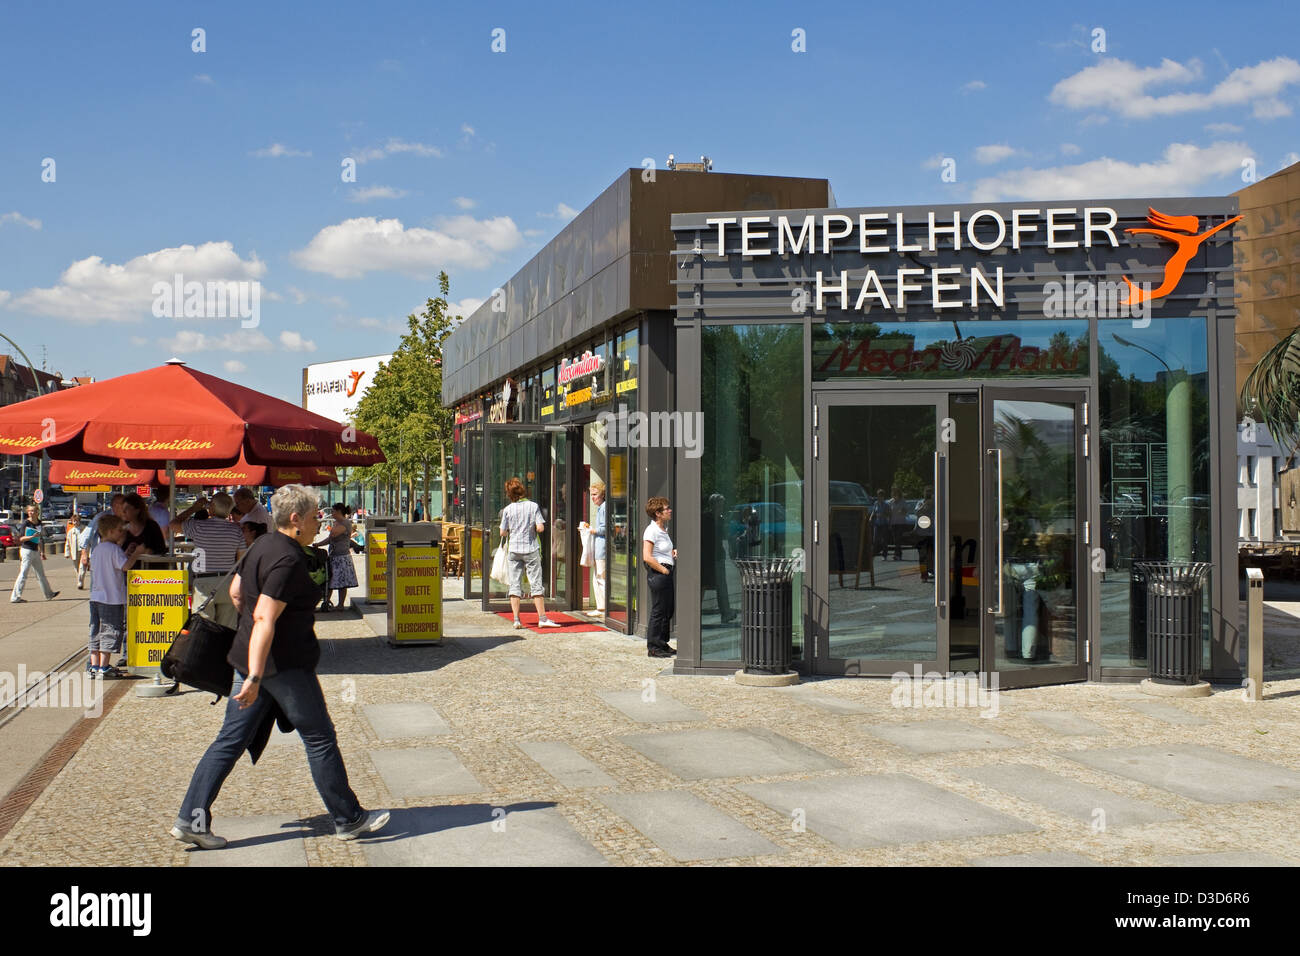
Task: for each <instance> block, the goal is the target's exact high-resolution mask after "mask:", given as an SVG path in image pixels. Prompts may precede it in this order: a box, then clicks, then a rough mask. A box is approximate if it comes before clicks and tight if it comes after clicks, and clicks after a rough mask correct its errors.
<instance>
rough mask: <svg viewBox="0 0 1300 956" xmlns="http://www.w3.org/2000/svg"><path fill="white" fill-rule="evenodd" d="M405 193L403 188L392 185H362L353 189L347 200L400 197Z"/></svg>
mask: <svg viewBox="0 0 1300 956" xmlns="http://www.w3.org/2000/svg"><path fill="white" fill-rule="evenodd" d="M405 195H406V190H405V189H396V188H394V187H393V186H363V187H361V188H360V189H354V190H352V192H351V193H350V194H349V195H348V202H369V201H370V200H371V199H401V198H402V197H403V196H405Z"/></svg>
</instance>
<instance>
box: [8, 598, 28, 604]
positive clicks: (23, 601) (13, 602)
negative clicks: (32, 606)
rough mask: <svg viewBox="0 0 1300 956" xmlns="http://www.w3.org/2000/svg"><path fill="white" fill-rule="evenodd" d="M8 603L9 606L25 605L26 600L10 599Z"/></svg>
mask: <svg viewBox="0 0 1300 956" xmlns="http://www.w3.org/2000/svg"><path fill="white" fill-rule="evenodd" d="M9 603H10V604H26V603H27V598H10V599H9Z"/></svg>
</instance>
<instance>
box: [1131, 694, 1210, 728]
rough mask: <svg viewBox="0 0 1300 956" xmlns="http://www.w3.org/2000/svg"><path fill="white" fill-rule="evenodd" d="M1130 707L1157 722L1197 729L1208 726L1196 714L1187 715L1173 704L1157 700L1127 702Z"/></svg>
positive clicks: (1206, 722) (1202, 718) (1203, 719)
mask: <svg viewBox="0 0 1300 956" xmlns="http://www.w3.org/2000/svg"><path fill="white" fill-rule="evenodd" d="M1127 703H1128V705H1129V706H1130V707H1132V708H1133V709H1134V710H1136V711H1139V712H1140V713H1143V714H1146V715H1147V716H1148V717H1155V718H1157V719H1159V720H1163V721H1166V722H1168V723H1171V724H1179V725H1180V726H1184V727H1198V726H1201V725H1204V724H1208V723H1209V721H1208V720H1206V719H1205V718H1204V717H1201V716H1199V715H1197V714H1189V713H1188V712H1187V711H1185V710H1182V709H1181V708H1179V707H1175V706H1174V705H1173V704H1165V703H1161V702H1160V701H1158V700H1134V701H1128V702H1127Z"/></svg>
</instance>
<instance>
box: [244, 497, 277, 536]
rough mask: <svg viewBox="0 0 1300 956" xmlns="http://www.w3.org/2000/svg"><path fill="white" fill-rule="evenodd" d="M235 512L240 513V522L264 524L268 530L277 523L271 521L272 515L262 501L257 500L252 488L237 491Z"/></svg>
mask: <svg viewBox="0 0 1300 956" xmlns="http://www.w3.org/2000/svg"><path fill="white" fill-rule="evenodd" d="M235 513H236V514H237V515H239V523H240V524H244V523H246V522H250V521H251V522H256V523H258V524H261V525H264V526H265V529H266V530H267V531H270V530H272V529H273V528H274V527H275V525H273V524H272V523H271V516H270V515H269V514H268V513H267V511H266V509H265V508H263V507H262V503H261V502H260V501H258V500H257V495H255V494H253V492H252V489H250V488H240V489H239V490H238V491H236V492H235Z"/></svg>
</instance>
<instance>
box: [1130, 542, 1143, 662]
mask: <svg viewBox="0 0 1300 956" xmlns="http://www.w3.org/2000/svg"><path fill="white" fill-rule="evenodd" d="M1142 568H1143V562H1140V561H1138V562H1134V564H1133V567H1131V568H1129V579H1128V609H1129V610H1128V662H1129V663H1130V664H1132V665H1133V666H1134V667H1137V666H1139V665H1142V664H1145V663H1146V662H1147V575H1146V572H1145V571H1143V570H1142Z"/></svg>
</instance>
